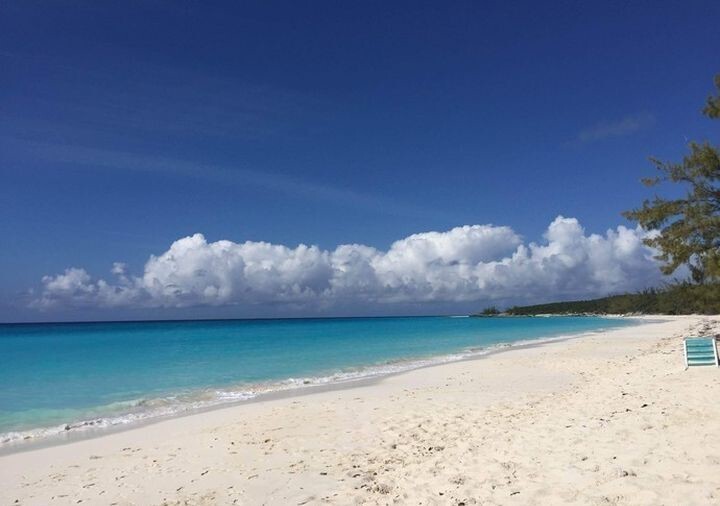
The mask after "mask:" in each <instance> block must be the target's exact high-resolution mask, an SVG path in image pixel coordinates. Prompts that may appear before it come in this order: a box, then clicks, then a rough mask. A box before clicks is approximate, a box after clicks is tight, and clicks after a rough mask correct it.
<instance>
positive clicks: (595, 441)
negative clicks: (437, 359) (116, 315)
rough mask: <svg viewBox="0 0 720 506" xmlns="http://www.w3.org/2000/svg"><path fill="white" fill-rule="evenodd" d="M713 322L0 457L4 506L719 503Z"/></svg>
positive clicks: (553, 347) (719, 391) (638, 330)
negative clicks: (705, 341)
mask: <svg viewBox="0 0 720 506" xmlns="http://www.w3.org/2000/svg"><path fill="white" fill-rule="evenodd" d="M708 326H709V327H712V330H708V329H705V331H706V332H707V331H710V332H712V333H719V332H720V318H718V317H695V316H692V317H667V318H665V319H664V321H663V322H660V323H658V322H651V321H650V319H648V322H647V323H644V324H643V325H641V326H636V327H629V328H623V329H620V330H613V331H609V332H606V333H601V334H595V335H591V336H587V337H582V338H579V339H572V340H568V341H561V342H553V343H548V344H544V345H541V346H535V347H525V348H517V349H511V350H510V351H507V352H502V353H497V354H493V355H490V356H487V357H484V358H480V359H475V360H468V361H462V362H455V363H450V364H444V365H439V366H434V367H430V368H424V369H418V370H414V371H410V372H406V373H403V374H399V375H396V376H391V377H387V378H384V379H382V380H380V381H377V382H373V383H371V384H365V385H362V386H356V387H351V388H343V389H336V390H331V391H324V392H317V393H311V394H307V395H298V396H295V397H289V398H282V399H274V400H266V401H263V402H256V403H248V404H244V405H237V406H233V407H228V408H223V409H218V410H215V411H210V412H205V413H199V414H195V415H192V416H186V417H182V418H176V419H171V420H165V421H161V422H158V423H155V424H152V425H146V426H142V427H138V428H135V429H132V430H128V431H124V432H118V433H112V434H107V435H104V436H101V437H97V438H94V439H87V440H82V441H76V442H72V443H68V444H63V445H59V446H53V447H46V448H40V449H34V450H30V451H24V452H19V453H14V454H9V455H4V456H0V504H3V505H4V504H22V505H30V504H32V505H42V506H46V505H54V504H107V505H128V504H143V505H146V504H152V505H159V504H163V505H180V504H182V505H185V504H208V505H209V504H245V505H260V504H268V505H300V504H415V505H417V504H421V505H445V504H453V505H460V504H465V505H470V504H484V505H495V504H497V505H505V504H548V505H557V504H593V505H601V504H602V505H607V504H618V505H620V504H622V505H639V504H647V505H662V504H667V505H677V504H684V505H691V504H697V505H709V504H720V402H718V399H720V370H718V369H717V368H715V367H697V368H691V369H690V370H687V371H686V370H684V362H683V352H682V336H683V335H688V334H691V333H692V334H696V333H697V332H699V331H700V329H701V327H708Z"/></svg>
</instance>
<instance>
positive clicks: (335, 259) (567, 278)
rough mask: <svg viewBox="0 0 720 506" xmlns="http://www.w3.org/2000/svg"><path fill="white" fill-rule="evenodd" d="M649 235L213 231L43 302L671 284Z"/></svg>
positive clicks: (47, 284)
mask: <svg viewBox="0 0 720 506" xmlns="http://www.w3.org/2000/svg"><path fill="white" fill-rule="evenodd" d="M648 233H649V232H646V231H644V230H643V229H641V228H635V229H630V228H627V227H624V226H619V227H617V228H616V229H611V230H608V231H607V232H606V233H605V234H604V235H598V234H589V235H588V234H586V233H585V230H584V229H583V227H582V226H581V225H580V223H579V222H578V220H576V219H575V218H564V217H562V216H559V217H557V218H556V219H555V220H554V221H553V222H552V223H551V224H550V225H549V227H548V228H547V230H546V231H545V234H544V236H543V237H544V240H543V241H542V242H541V243H539V244H538V243H532V242H531V243H527V244H526V243H525V242H524V241H523V240H522V238H521V237H520V236H519V235H518V234H517V233H516V232H515V231H513V230H512V229H511V228H510V227H504V226H494V225H472V226H463V227H457V228H453V229H452V230H449V231H446V232H425V233H419V234H414V235H411V236H409V237H406V238H404V239H401V240H399V241H396V242H395V243H393V244H392V245H391V246H390V248H389V249H388V250H387V251H381V250H379V249H376V248H373V247H370V246H365V245H361V244H344V245H340V246H338V247H337V248H335V249H334V250H332V251H329V250H322V249H320V248H318V247H317V246H306V245H304V244H301V245H299V246H297V247H294V248H291V247H287V246H283V245H278V244H270V243H266V242H253V241H247V242H244V243H235V242H232V241H224V240H222V241H216V242H208V241H207V240H206V239H205V237H204V236H203V235H202V234H195V235H192V236H189V237H184V238H182V239H178V240H177V241H175V242H174V243H173V244H172V245H171V246H170V248H169V249H168V250H167V251H165V252H164V253H162V254H160V255H158V256H154V255H153V256H151V257H150V259H149V260H148V261H147V263H146V264H145V268H144V271H143V272H142V274H140V275H131V274H129V273H128V269H127V266H126V265H125V264H124V263H121V262H116V263H115V264H113V266H112V269H111V273H112V274H113V278H112V279H111V281H106V280H105V279H96V278H93V277H92V276H91V275H90V274H89V273H88V272H86V271H85V270H84V269H81V268H69V269H66V270H65V272H63V273H60V274H57V275H55V276H45V277H44V278H43V279H42V291H41V293H40V296H39V297H38V298H37V299H36V300H35V301H34V302H33V305H34V306H36V307H41V308H49V307H53V306H75V307H77V306H93V307H189V306H222V305H262V304H273V305H282V304H287V305H293V306H294V307H302V308H308V309H322V308H332V307H333V305H339V304H345V305H347V304H357V305H358V307H361V306H367V305H377V304H393V303H432V302H467V301H491V300H494V299H495V300H498V299H502V300H517V301H522V300H536V299H538V298H553V297H585V296H596V295H603V294H607V293H611V292H618V291H624V290H633V289H638V288H645V287H647V286H652V285H655V284H657V283H658V282H659V281H660V280H661V277H660V273H659V271H658V268H657V265H656V263H655V260H654V259H653V256H654V253H655V252H654V251H653V250H651V249H650V248H648V247H647V246H645V245H644V244H643V242H642V240H643V238H644V237H646V236H647V235H648Z"/></svg>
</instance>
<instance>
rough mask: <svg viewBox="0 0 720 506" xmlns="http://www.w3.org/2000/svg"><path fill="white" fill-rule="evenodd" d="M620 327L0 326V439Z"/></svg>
mask: <svg viewBox="0 0 720 506" xmlns="http://www.w3.org/2000/svg"><path fill="white" fill-rule="evenodd" d="M632 323H633V321H632V320H626V319H606V318H595V317H548V318H456V317H409V318H337V319H297V320H222V321H183V322H130V323H77V324H21V325H0V346H1V350H2V354H1V358H0V444H3V443H12V442H13V441H17V440H19V439H24V438H28V437H31V438H36V437H38V436H45V435H52V434H56V433H58V432H62V431H66V430H70V429H82V428H86V427H105V426H114V425H118V424H127V423H131V422H134V421H138V420H145V419H148V418H152V417H156V416H166V415H171V414H175V413H180V412H184V411H188V410H192V409H198V408H203V407H209V406H214V405H217V404H222V403H226V402H233V401H238V400H242V399H249V398H252V397H254V396H256V395H258V394H260V393H263V392H270V391H277V390H284V389H292V388H298V387H302V386H304V385H308V384H319V383H329V382H339V381H346V380H348V379H354V378H362V377H368V376H375V375H379V374H386V373H389V372H395V371H400V370H406V369H409V368H413V367H418V366H421V365H427V364H430V363H434V362H442V361H448V360H455V359H459V358H463V357H466V356H468V355H471V354H473V353H482V351H483V350H487V349H489V348H491V347H493V346H497V345H499V344H503V343H508V344H510V343H515V342H518V341H532V340H536V339H543V338H549V337H553V336H559V335H570V334H578V333H583V332H589V331H596V330H600V329H608V328H614V327H619V326H624V325H629V324H632Z"/></svg>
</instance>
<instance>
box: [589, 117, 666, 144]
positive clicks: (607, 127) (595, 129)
mask: <svg viewBox="0 0 720 506" xmlns="http://www.w3.org/2000/svg"><path fill="white" fill-rule="evenodd" d="M653 125H655V116H653V115H652V114H650V113H639V114H632V115H629V116H625V117H623V118H620V119H618V120H614V121H601V122H599V123H596V124H594V125H592V126H589V127H587V128H584V129H582V130H581V131H580V133H578V136H577V140H578V141H579V142H581V143H590V142H596V141H600V140H603V139H608V138H611V137H625V136H628V135H633V134H635V133H637V132H640V131H642V130H646V129H648V128H651V127H652V126H653Z"/></svg>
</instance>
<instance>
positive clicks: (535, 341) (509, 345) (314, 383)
mask: <svg viewBox="0 0 720 506" xmlns="http://www.w3.org/2000/svg"><path fill="white" fill-rule="evenodd" d="M467 317H471V316H467ZM522 317H523V318H524V317H525V316H522ZM542 317H545V315H543V316H542ZM513 318H517V316H513ZM600 318H607V319H627V320H631V321H632V320H634V321H635V325H643V324H645V323H653V322H661V321H664V320H663V316H661V315H660V316H659V315H647V316H645V315H642V316H637V315H634V316H626V315H604V316H601V317H600ZM629 326H633V325H629ZM622 328H624V327H622ZM613 330H615V329H614V328H606V329H603V328H599V329H597V330H591V331H586V332H581V333H569V334H559V335H555V336H549V337H539V338H531V339H521V340H518V341H511V342H500V343H496V344H493V345H491V346H488V347H486V348H477V349H475V348H469V349H465V350H461V351H458V352H456V353H450V354H442V355H433V356H429V357H421V358H409V359H405V360H398V361H393V362H389V363H387V364H383V365H371V366H361V367H358V369H357V370H354V371H352V372H342V371H340V372H337V373H333V375H331V376H318V377H315V376H312V377H309V378H300V379H293V378H288V379H286V380H282V381H278V382H272V383H269V384H267V387H266V389H264V390H263V389H258V390H256V391H249V392H247V395H248V396H247V397H242V396H238V398H237V399H229V400H226V401H222V400H216V401H215V402H212V401H208V404H207V405H202V406H192V405H188V406H179V407H178V409H177V410H175V411H172V412H169V413H158V414H154V413H151V412H150V413H147V414H146V416H138V417H137V418H131V419H130V420H129V421H124V420H123V418H124V417H128V416H130V415H129V414H126V415H122V414H118V415H116V416H114V417H111V418H103V417H99V418H95V419H88V420H79V421H74V422H72V421H71V422H65V423H62V424H59V425H56V426H50V427H37V428H33V429H27V430H21V431H11V432H7V433H2V434H0V435H2V436H9V435H11V434H13V435H15V437H14V438H13V439H7V440H5V441H0V456H3V455H11V454H14V453H19V452H25V451H32V450H35V449H42V448H47V447H53V446H60V445H65V444H72V443H74V442H77V441H83V440H86V439H96V438H102V437H104V436H106V435H110V434H115V433H119V432H125V431H131V430H135V429H138V428H142V427H144V426H147V425H153V424H156V423H162V422H164V421H167V420H173V419H177V418H184V417H187V416H194V415H199V414H202V413H207V412H212V411H217V410H223V409H228V408H233V407H238V406H243V405H246V404H254V403H258V402H265V401H270V400H277V399H287V398H293V397H301V396H306V395H312V394H315V393H321V392H331V391H336V390H344V389H351V388H359V387H363V386H369V385H372V384H374V383H376V382H379V381H382V380H383V379H385V378H388V377H392V376H397V375H401V374H404V373H407V372H411V371H416V370H420V369H425V368H431V367H438V366H442V365H445V364H451V363H456V362H464V361H475V360H481V359H483V358H486V357H489V356H492V355H494V354H497V353H502V352H507V351H512V350H515V349H523V348H528V347H534V346H543V345H545V344H549V343H554V342H563V341H567V340H571V339H581V338H584V337H589V336H593V335H597V334H602V333H605V332H612V331H613ZM388 368H389V370H388ZM394 368H395V369H394ZM345 374H347V375H348V377H342V376H343V375H345ZM355 374H357V376H355ZM291 381H302V383H290V382H291ZM306 381H309V382H308V383H306ZM259 385H265V384H258V385H255V386H256V387H257V386H259ZM251 387H253V385H249V386H248V388H251ZM216 390H218V391H220V390H221V389H220V388H218V389H216ZM233 392H235V391H233ZM239 393H241V394H244V393H246V392H244V391H242V392H239ZM150 400H151V399H150ZM118 419H120V420H123V421H117V422H116V421H114V420H118ZM104 423H107V425H105V424H104ZM63 427H70V428H69V429H68V428H65V429H63ZM38 433H39V434H38ZM36 434H37V435H36Z"/></svg>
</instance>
